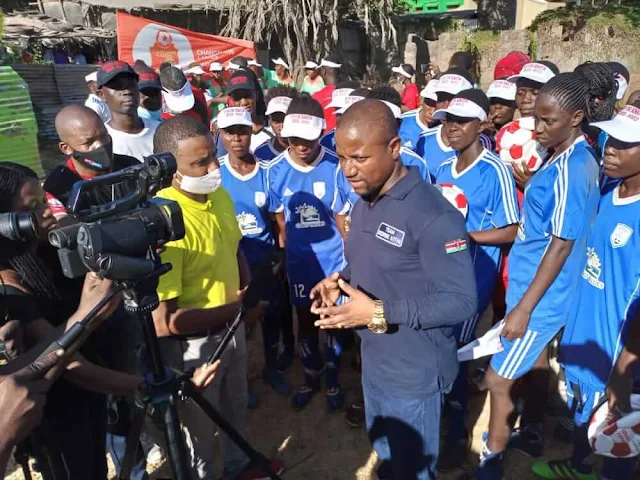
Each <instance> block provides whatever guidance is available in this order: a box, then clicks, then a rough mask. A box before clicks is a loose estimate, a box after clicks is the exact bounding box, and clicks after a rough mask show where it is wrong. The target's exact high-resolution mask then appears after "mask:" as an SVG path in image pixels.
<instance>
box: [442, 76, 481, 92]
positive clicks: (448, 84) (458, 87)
mask: <svg viewBox="0 0 640 480" xmlns="http://www.w3.org/2000/svg"><path fill="white" fill-rule="evenodd" d="M470 88H473V85H472V84H471V82H469V80H467V79H466V78H464V77H463V76H462V75H458V74H457V73H445V74H444V75H442V76H441V77H440V78H439V79H438V84H437V85H436V93H449V94H451V95H457V94H459V93H460V92H461V91H462V90H468V89H470Z"/></svg>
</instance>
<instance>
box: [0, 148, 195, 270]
mask: <svg viewBox="0 0 640 480" xmlns="http://www.w3.org/2000/svg"><path fill="white" fill-rule="evenodd" d="M176 171H177V164H176V160H175V158H174V157H173V155H171V154H170V153H161V154H158V155H152V156H149V157H146V158H145V159H144V163H143V164H141V165H136V166H134V167H128V168H125V169H123V170H120V171H118V172H114V173H111V174H107V175H104V176H101V177H97V178H94V179H91V180H86V181H81V182H78V183H76V184H75V185H74V187H73V190H72V191H71V195H70V197H69V202H68V211H69V213H70V214H72V215H73V216H75V217H76V218H77V219H78V220H79V221H80V223H77V224H74V225H70V226H67V227H63V228H59V229H56V230H53V231H52V232H49V242H50V243H51V245H53V246H54V247H56V248H58V249H59V250H58V257H59V258H60V264H61V266H62V270H63V272H64V275H65V276H66V277H68V278H76V277H79V276H81V275H84V274H86V273H87V272H88V271H93V272H96V273H98V274H99V275H100V276H102V277H104V278H110V279H114V280H123V281H126V280H138V279H141V278H144V277H145V276H147V275H151V274H152V273H153V272H154V270H155V269H156V267H157V266H158V262H157V261H156V260H157V256H156V250H157V249H158V248H159V247H160V246H162V245H164V244H165V243H166V242H168V241H172V240H179V239H180V238H183V237H184V234H185V230H184V221H183V218H182V210H181V209H180V206H179V205H178V203H177V202H174V201H171V200H164V199H159V198H150V197H152V196H153V195H154V194H155V193H156V192H158V191H159V190H160V189H162V188H166V187H168V186H170V185H171V180H172V178H173V175H174V174H175V173H176ZM115 186H125V187H126V191H127V193H126V194H125V195H124V196H122V197H121V198H119V199H113V200H112V201H110V202H107V203H103V204H100V205H87V206H86V207H84V208H83V203H85V204H86V203H88V202H86V198H87V197H91V193H92V192H94V191H96V190H97V189H101V188H104V187H110V188H111V189H112V190H113V189H114V187H115ZM23 222H24V220H23ZM1 228H2V224H1V223H0V229H1Z"/></svg>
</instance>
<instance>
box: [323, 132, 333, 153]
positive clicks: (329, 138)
mask: <svg viewBox="0 0 640 480" xmlns="http://www.w3.org/2000/svg"><path fill="white" fill-rule="evenodd" d="M320 145H322V146H323V147H324V148H327V149H329V150H331V151H332V152H335V151H336V129H335V128H334V129H333V130H330V131H328V132H327V133H325V134H324V135H323V136H322V138H320Z"/></svg>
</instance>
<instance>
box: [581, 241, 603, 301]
mask: <svg viewBox="0 0 640 480" xmlns="http://www.w3.org/2000/svg"><path fill="white" fill-rule="evenodd" d="M601 274H602V264H601V263H600V258H599V257H598V254H597V253H596V251H595V249H594V248H593V247H588V248H587V265H586V266H585V267H584V271H583V272H582V278H584V279H585V280H586V281H587V282H589V284H590V285H591V286H593V287H596V288H598V289H600V290H604V282H601V281H600V275H601Z"/></svg>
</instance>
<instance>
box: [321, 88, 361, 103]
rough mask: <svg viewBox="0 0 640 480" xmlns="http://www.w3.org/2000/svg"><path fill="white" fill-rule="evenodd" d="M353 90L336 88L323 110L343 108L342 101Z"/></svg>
mask: <svg viewBox="0 0 640 480" xmlns="http://www.w3.org/2000/svg"><path fill="white" fill-rule="evenodd" d="M353 90H354V89H353V88H336V89H335V90H334V91H333V93H332V94H331V103H329V105H327V106H326V107H325V108H342V107H344V99H345V98H346V97H347V96H349V95H351V92H353Z"/></svg>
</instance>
